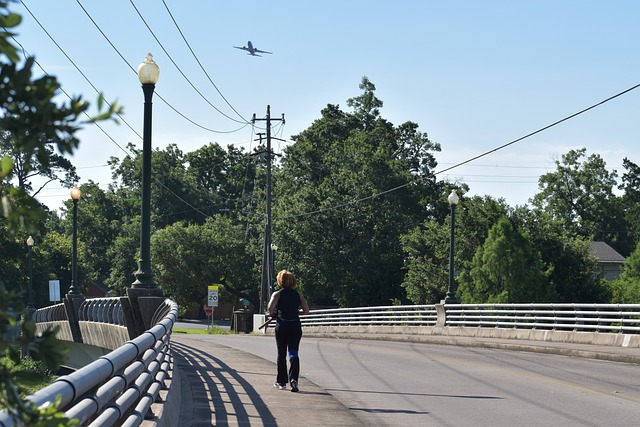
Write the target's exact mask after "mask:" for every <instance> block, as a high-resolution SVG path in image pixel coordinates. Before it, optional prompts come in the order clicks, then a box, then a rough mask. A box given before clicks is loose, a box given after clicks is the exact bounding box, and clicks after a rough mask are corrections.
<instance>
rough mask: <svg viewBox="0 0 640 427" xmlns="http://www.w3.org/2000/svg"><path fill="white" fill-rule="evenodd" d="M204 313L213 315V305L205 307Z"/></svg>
mask: <svg viewBox="0 0 640 427" xmlns="http://www.w3.org/2000/svg"><path fill="white" fill-rule="evenodd" d="M204 313H205V314H206V315H207V316H211V315H212V314H213V307H205V308H204Z"/></svg>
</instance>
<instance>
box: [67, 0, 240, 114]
mask: <svg viewBox="0 0 640 427" xmlns="http://www.w3.org/2000/svg"><path fill="white" fill-rule="evenodd" d="M76 1H79V0H76ZM129 3H131V6H133V8H134V9H135V11H136V13H137V14H138V16H139V17H140V19H141V20H142V22H143V23H144V25H145V27H147V30H149V32H150V33H151V35H152V36H153V38H154V39H155V40H156V42H157V43H158V46H160V48H161V49H162V51H163V52H164V53H165V55H167V58H169V61H171V63H172V64H173V66H174V67H176V70H178V72H179V73H180V75H181V76H182V77H183V78H184V79H185V80H186V81H187V83H189V85H190V86H191V87H192V88H193V90H194V91H195V92H196V93H197V94H198V95H200V97H201V98H202V99H204V101H205V102H206V103H207V104H209V105H210V106H211V107H212V108H213V109H214V110H216V111H217V112H218V113H220V114H222V115H223V116H224V117H226V118H227V119H229V120H231V121H234V122H236V123H243V124H247V121H246V120H243V121H239V120H237V119H234V118H233V117H230V116H229V115H227V114H225V113H223V112H222V111H220V109H218V107H216V106H215V105H213V104H212V103H211V101H209V100H208V99H207V98H206V97H205V96H204V95H203V94H202V92H200V90H198V88H196V86H195V85H194V84H193V83H192V82H191V80H189V78H188V77H187V76H186V74H185V73H184V72H183V71H182V69H181V68H180V67H179V66H178V64H177V63H176V61H174V60H173V57H172V56H171V55H170V54H169V52H168V51H167V49H165V47H164V45H163V44H162V42H160V40H159V39H158V37H157V36H156V34H155V33H154V32H153V30H152V29H151V27H150V26H149V24H148V23H147V21H146V20H145V19H144V16H142V14H141V13H140V11H139V10H138V8H137V7H136V5H135V3H133V0H129ZM234 111H235V110H234Z"/></svg>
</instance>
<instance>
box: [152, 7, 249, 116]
mask: <svg viewBox="0 0 640 427" xmlns="http://www.w3.org/2000/svg"><path fill="white" fill-rule="evenodd" d="M162 4H164V7H165V9H166V10H167V13H168V14H169V16H170V17H171V20H172V21H173V23H174V25H175V26H176V29H177V30H178V32H179V33H180V36H181V37H182V40H184V42H185V44H186V45H187V47H188V48H189V51H190V52H191V54H192V55H193V57H194V59H195V60H196V62H197V63H198V65H199V66H200V69H201V70H202V72H203V73H204V75H205V76H207V79H209V82H211V84H212V85H213V87H214V88H215V89H216V91H217V92H218V94H219V95H220V96H221V97H222V99H223V100H224V102H226V103H227V105H228V106H229V107H230V108H231V109H232V110H233V111H234V112H235V113H236V114H237V115H238V117H240V118H241V119H242V120H243V122H245V123H246V122H248V120H246V119H245V118H244V117H242V114H240V113H238V111H237V110H236V109H235V108H234V107H233V105H231V104H230V103H229V101H228V100H227V98H225V96H224V95H223V94H222V92H220V89H218V86H216V84H215V83H214V82H213V80H212V79H211V77H210V76H209V73H207V70H205V68H204V66H203V65H202V63H201V62H200V59H199V58H198V56H197V55H196V53H195V52H194V51H193V49H192V48H191V45H190V44H189V42H188V41H187V38H186V37H185V36H184V33H183V32H182V29H181V28H180V26H179V25H178V22H176V20H175V18H174V17H173V14H172V13H171V10H169V6H168V5H167V2H166V1H165V0H162Z"/></svg>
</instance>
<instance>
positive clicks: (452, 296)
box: [444, 190, 460, 304]
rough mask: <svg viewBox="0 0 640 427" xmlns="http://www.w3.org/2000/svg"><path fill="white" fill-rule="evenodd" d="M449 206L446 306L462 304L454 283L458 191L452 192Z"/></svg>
mask: <svg viewBox="0 0 640 427" xmlns="http://www.w3.org/2000/svg"><path fill="white" fill-rule="evenodd" d="M447 200H448V201H449V206H451V240H450V242H451V243H450V245H449V290H448V291H447V296H446V297H445V299H444V303H445V304H460V300H459V299H458V298H456V290H455V284H454V282H453V247H454V245H453V242H454V237H453V236H454V230H455V226H456V205H457V204H458V202H459V201H460V198H459V197H458V194H457V193H456V190H451V194H449V197H447Z"/></svg>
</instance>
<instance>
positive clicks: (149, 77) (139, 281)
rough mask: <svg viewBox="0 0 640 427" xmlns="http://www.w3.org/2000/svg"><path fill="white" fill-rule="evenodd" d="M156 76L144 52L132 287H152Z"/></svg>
mask: <svg viewBox="0 0 640 427" xmlns="http://www.w3.org/2000/svg"><path fill="white" fill-rule="evenodd" d="M159 76H160V69H159V68H158V65H157V64H156V63H155V61H154V60H153V56H152V55H151V54H150V53H147V57H146V58H145V60H144V61H143V62H142V63H141V64H140V65H139V66H138V79H139V80H140V83H141V84H142V92H143V93H144V129H143V134H142V209H141V215H140V216H141V218H140V259H139V260H138V271H136V272H135V276H136V281H135V282H133V284H132V287H133V288H143V289H155V288H157V287H158V286H157V284H156V283H155V281H154V280H153V270H152V269H151V105H152V104H151V98H152V97H153V91H154V89H155V87H156V83H157V82H158V77H159Z"/></svg>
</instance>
